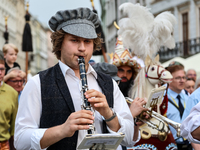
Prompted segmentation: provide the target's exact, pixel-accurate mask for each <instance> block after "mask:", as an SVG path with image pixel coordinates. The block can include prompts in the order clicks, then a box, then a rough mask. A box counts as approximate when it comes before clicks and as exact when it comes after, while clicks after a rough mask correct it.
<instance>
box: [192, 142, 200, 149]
mask: <svg viewBox="0 0 200 150" xmlns="http://www.w3.org/2000/svg"><path fill="white" fill-rule="evenodd" d="M191 145H192V147H193V149H194V150H199V149H200V144H196V143H191Z"/></svg>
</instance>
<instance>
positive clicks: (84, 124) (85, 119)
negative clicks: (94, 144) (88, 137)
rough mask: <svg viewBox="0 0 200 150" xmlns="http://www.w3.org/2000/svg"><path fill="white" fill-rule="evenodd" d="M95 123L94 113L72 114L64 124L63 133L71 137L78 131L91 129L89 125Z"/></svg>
mask: <svg viewBox="0 0 200 150" xmlns="http://www.w3.org/2000/svg"><path fill="white" fill-rule="evenodd" d="M93 122H94V116H93V112H92V111H89V110H80V111H77V112H74V113H72V114H71V115H70V116H69V117H68V119H67V120H66V122H65V123H64V124H62V131H63V132H64V134H65V135H66V137H71V136H73V135H74V133H75V131H77V130H87V129H89V125H88V124H92V123H93Z"/></svg>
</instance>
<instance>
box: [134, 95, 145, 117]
mask: <svg viewBox="0 0 200 150" xmlns="http://www.w3.org/2000/svg"><path fill="white" fill-rule="evenodd" d="M145 104H146V101H145V100H144V99H143V98H135V99H134V100H133V102H132V103H131V105H130V110H131V113H132V116H133V117H137V116H138V115H139V114H141V113H142V112H143V111H147V110H148V109H147V108H144V107H143V105H145Z"/></svg>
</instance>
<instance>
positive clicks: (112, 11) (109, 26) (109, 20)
mask: <svg viewBox="0 0 200 150" xmlns="http://www.w3.org/2000/svg"><path fill="white" fill-rule="evenodd" d="M100 2H101V8H102V11H101V12H102V14H101V20H102V22H103V30H104V33H105V42H106V46H107V55H108V58H109V59H111V58H112V54H113V53H114V50H115V43H116V39H117V28H116V27H115V26H114V22H116V23H118V21H119V19H120V18H121V16H120V12H119V6H120V5H121V4H122V3H125V2H131V3H141V5H146V0H100ZM109 56H110V57H109Z"/></svg>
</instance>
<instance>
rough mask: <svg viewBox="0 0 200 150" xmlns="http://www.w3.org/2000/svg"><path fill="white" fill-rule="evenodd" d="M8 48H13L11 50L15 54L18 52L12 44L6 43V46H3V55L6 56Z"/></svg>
mask: <svg viewBox="0 0 200 150" xmlns="http://www.w3.org/2000/svg"><path fill="white" fill-rule="evenodd" d="M9 48H13V49H14V50H15V52H16V53H18V52H19V50H18V48H17V47H16V46H15V45H14V44H12V43H8V44H5V45H4V46H3V53H4V54H7V52H8V49H9Z"/></svg>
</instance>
